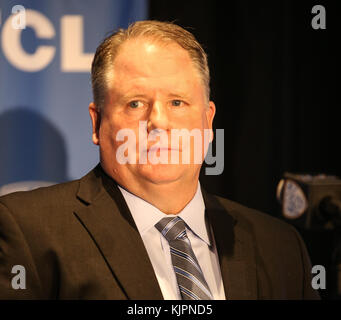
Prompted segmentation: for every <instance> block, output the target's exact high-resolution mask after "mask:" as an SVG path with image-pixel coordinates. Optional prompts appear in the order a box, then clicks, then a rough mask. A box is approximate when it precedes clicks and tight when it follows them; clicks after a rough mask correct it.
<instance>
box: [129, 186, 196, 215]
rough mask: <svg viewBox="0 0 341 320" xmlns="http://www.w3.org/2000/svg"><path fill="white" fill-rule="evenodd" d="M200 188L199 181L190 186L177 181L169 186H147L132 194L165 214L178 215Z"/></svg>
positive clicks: (131, 190)
mask: <svg viewBox="0 0 341 320" xmlns="http://www.w3.org/2000/svg"><path fill="white" fill-rule="evenodd" d="M197 188H198V180H196V181H193V182H192V183H190V184H184V183H183V181H176V182H172V183H167V184H161V185H160V184H153V183H150V184H145V185H144V186H143V187H142V188H138V189H136V190H135V191H134V190H133V189H132V188H130V189H128V190H129V191H130V192H132V193H134V194H135V195H136V196H138V197H140V198H142V199H144V200H145V201H147V202H149V203H150V204H152V205H153V206H154V207H156V208H158V209H159V210H160V211H162V212H163V213H165V214H178V213H179V212H181V211H182V209H183V208H185V207H186V205H187V204H188V203H189V202H190V201H191V200H192V199H193V197H194V195H195V193H196V191H197Z"/></svg>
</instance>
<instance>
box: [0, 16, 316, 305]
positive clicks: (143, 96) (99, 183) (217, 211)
mask: <svg viewBox="0 0 341 320" xmlns="http://www.w3.org/2000/svg"><path fill="white" fill-rule="evenodd" d="M92 84H93V93H94V102H93V103H91V104H90V106H89V112H90V117H91V120H92V128H93V130H92V140H93V142H94V143H95V144H96V145H98V146H99V150H100V165H98V166H97V167H96V168H95V169H94V170H92V171H91V172H90V173H88V174H87V175H86V176H85V177H83V178H81V179H80V180H76V181H72V182H69V183H65V184H60V185H55V186H52V187H47V188H40V189H37V190H35V191H31V192H20V193H14V194H10V195H7V196H4V197H2V198H0V249H1V250H0V297H1V298H3V299H4V298H5V299H19V298H20V299H24V298H28V299H39V298H40V299H190V300H196V299H315V298H318V294H317V293H316V292H315V291H314V290H313V289H312V287H311V284H310V281H311V280H310V275H311V266H310V262H309V258H308V255H307V252H306V249H305V246H304V244H303V242H302V240H301V238H300V236H299V235H298V234H297V232H296V231H295V230H294V229H293V228H292V227H290V226H288V225H286V224H284V223H283V222H280V221H279V220H277V219H275V218H272V217H270V216H267V215H265V214H262V213H259V212H257V211H255V210H251V209H249V208H246V207H243V206H241V205H239V204H236V203H234V202H232V201H229V200H226V199H222V198H219V197H216V196H213V195H210V194H208V193H206V192H205V191H204V190H203V189H201V187H200V184H199V182H198V178H199V171H200V168H201V164H202V161H203V160H204V157H205V154H206V152H207V142H209V141H211V140H212V138H213V134H212V122H213V118H214V115H215V105H214V103H213V102H212V101H210V100H209V71H208V66H207V59H206V55H205V52H204V51H203V49H202V48H201V46H200V45H199V43H198V42H197V41H196V40H195V38H194V37H193V35H192V34H191V33H189V32H187V31H185V30H183V29H182V28H180V27H179V26H176V25H174V24H171V23H163V22H157V21H142V22H137V23H135V24H133V25H131V26H130V27H129V28H128V29H127V30H120V31H118V32H117V33H114V34H113V35H111V36H109V37H108V38H106V39H105V40H104V41H103V42H102V44H101V45H100V46H99V48H98V49H97V51H96V55H95V57H94V61H93V65H92ZM174 130H184V132H193V130H194V131H195V130H196V131H195V132H197V133H198V136H199V139H197V140H195V139H194V138H193V137H191V138H190V139H189V140H187V142H186V139H185V136H180V138H179V140H178V142H180V143H179V144H177V143H174V141H173V140H174V139H173V136H172V134H173V132H174ZM207 132H209V133H210V134H209V138H208V139H209V141H207V136H208V135H207V134H206V133H207ZM127 138H128V139H127ZM165 138H166V139H165ZM198 150H199V151H198ZM186 153H187V156H188V158H186V155H185V154H186ZM172 154H173V155H172ZM174 154H175V156H174ZM184 155H185V156H184ZM198 155H199V157H200V160H201V161H195V159H197V158H198V157H197V156H198ZM160 159H161V160H162V161H161V160H160ZM186 159H187V160H188V159H189V161H187V160H186ZM155 160H160V161H155ZM13 267H14V269H13ZM22 267H24V268H25V276H26V278H25V282H24V284H23V283H21V281H22V278H20V272H19V271H20V270H22V269H20V268H22ZM13 270H14V271H13ZM12 272H13V273H12ZM20 286H21V287H20ZM23 286H24V289H22V287H23ZM18 287H19V288H18Z"/></svg>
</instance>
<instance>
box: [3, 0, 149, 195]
mask: <svg viewBox="0 0 341 320" xmlns="http://www.w3.org/2000/svg"><path fill="white" fill-rule="evenodd" d="M15 5H18V1H17V0H15V1H10V0H0V48H1V49H0V188H1V187H2V190H4V188H8V185H9V184H10V186H12V189H13V188H14V189H20V188H21V189H24V188H31V187H33V186H34V185H35V184H37V183H38V185H39V184H42V181H45V182H62V181H66V180H71V179H75V178H79V177H81V176H82V175H84V174H85V173H86V172H87V171H89V170H90V169H91V168H92V167H93V166H95V164H96V163H97V162H98V149H97V147H96V146H95V145H93V144H92V141H91V123H90V118H89V115H88V105H89V103H90V102H91V100H92V94H91V83H90V65H91V61H92V57H93V54H94V52H95V50H96V47H97V46H98V44H99V43H100V41H101V40H102V39H103V38H104V37H105V35H106V34H108V32H110V31H112V30H113V29H116V28H118V27H127V25H128V24H129V23H131V22H133V21H136V20H143V19H146V17H147V0H58V1H56V0H32V1H20V5H22V7H23V8H24V9H25V11H20V12H17V13H15V12H16V9H18V8H17V7H14V6H15ZM19 9H20V8H19ZM12 10H13V12H14V13H12ZM23 26H26V28H25V29H22V27H23ZM37 181H38V182H37ZM13 183H16V184H15V185H13ZM4 186H5V187H4ZM13 186H14V187H13ZM11 191H12V190H11ZM0 193H1V192H0ZM2 193H4V192H2Z"/></svg>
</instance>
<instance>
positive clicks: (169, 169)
mask: <svg viewBox="0 0 341 320" xmlns="http://www.w3.org/2000/svg"><path fill="white" fill-rule="evenodd" d="M138 171H139V172H138V174H139V175H140V176H143V177H144V178H145V179H146V180H148V181H150V182H152V183H156V184H163V183H169V182H173V181H177V180H180V179H181V177H183V176H184V168H182V167H181V166H179V165H169V164H156V165H155V164H154V165H140V166H139V168H138Z"/></svg>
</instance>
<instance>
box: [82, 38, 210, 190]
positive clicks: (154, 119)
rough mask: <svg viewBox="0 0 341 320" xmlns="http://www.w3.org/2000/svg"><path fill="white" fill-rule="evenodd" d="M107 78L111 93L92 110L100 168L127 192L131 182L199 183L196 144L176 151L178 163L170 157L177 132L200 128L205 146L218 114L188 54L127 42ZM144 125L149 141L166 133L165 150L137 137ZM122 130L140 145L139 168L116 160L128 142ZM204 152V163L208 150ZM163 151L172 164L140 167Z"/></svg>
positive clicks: (172, 48)
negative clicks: (185, 158)
mask: <svg viewBox="0 0 341 320" xmlns="http://www.w3.org/2000/svg"><path fill="white" fill-rule="evenodd" d="M108 78H109V79H110V81H109V88H108V89H107V90H108V92H107V98H106V103H105V106H104V108H103V109H102V111H101V113H100V114H99V112H98V111H97V110H96V107H95V105H94V104H90V107H89V111H90V116H91V119H92V124H93V142H94V143H95V144H98V145H99V146H100V160H101V165H102V167H103V169H104V170H105V171H106V173H107V174H108V175H110V176H111V177H112V178H114V179H115V180H116V181H117V182H118V183H120V184H121V185H123V186H124V187H126V188H127V189H128V190H129V184H130V183H131V182H132V181H134V183H138V184H140V185H141V186H143V185H144V184H145V183H153V184H165V183H172V182H175V181H178V182H183V183H189V182H193V181H195V180H196V179H198V176H199V171H200V167H201V164H199V163H193V162H194V161H193V154H194V147H195V146H194V143H191V144H190V145H187V144H183V145H181V144H180V146H179V147H176V148H175V149H177V151H178V152H179V155H180V161H178V163H171V162H172V161H171V157H170V154H171V131H172V130H173V129H187V130H189V131H191V130H192V129H199V130H200V132H201V133H202V139H201V140H200V144H201V145H202V146H203V141H204V129H212V121H213V117H214V113H215V106H214V104H213V102H208V101H207V99H206V97H205V87H204V85H203V81H202V80H201V78H200V77H199V73H198V71H197V69H196V68H195V67H194V65H193V63H192V61H191V59H190V56H189V54H188V53H187V51H185V50H184V49H183V48H181V47H180V46H178V45H177V44H175V43H170V44H163V43H162V44H161V43H158V42H156V41H151V40H149V39H146V38H140V39H134V40H128V41H127V42H125V43H124V44H123V45H122V46H121V48H120V50H119V53H118V55H117V56H116V58H115V60H114V63H113V66H112V70H108ZM141 121H145V123H146V124H147V132H146V135H148V134H149V138H151V137H152V136H153V133H155V131H153V130H154V129H159V130H161V131H162V132H163V133H164V134H166V136H167V137H168V142H165V140H164V141H163V142H161V140H160V144H161V145H162V149H161V151H160V149H159V150H157V149H156V150H153V149H152V148H151V146H152V145H155V143H156V141H158V138H156V140H154V141H150V140H149V141H146V140H145V138H144V137H143V136H142V135H141V134H139V125H140V126H141V123H143V122H141ZM122 129H130V130H132V132H134V134H135V137H136V142H135V141H134V140H131V141H130V142H128V144H129V143H130V144H131V143H134V147H135V146H136V161H135V162H136V163H126V164H121V163H119V161H118V159H117V151H118V149H119V147H120V146H121V145H122V144H123V143H126V142H127V141H126V140H125V141H117V138H116V137H117V134H118V132H119V131H120V130H122ZM154 137H156V136H154ZM163 137H164V136H163ZM180 141H181V139H180ZM192 142H193V139H192ZM139 143H140V144H141V145H142V147H139ZM173 146H174V145H173ZM121 149H122V148H121ZM188 150H189V151H190V154H191V160H190V162H191V163H189V164H188V163H183V162H182V160H181V156H182V153H183V152H185V151H186V152H187V151H188ZM202 150H203V152H202V154H201V158H202V160H203V159H204V154H205V150H204V147H203V149H202ZM160 152H163V155H165V152H168V154H169V156H168V157H167V158H168V163H162V164H161V163H159V164H155V162H154V163H151V161H149V160H147V163H141V162H143V161H141V159H142V158H145V157H146V154H148V156H156V157H158V156H160V155H161V153H160ZM125 155H127V154H126V153H125ZM148 156H147V159H148ZM134 157H135V156H134ZM179 162H180V163H179Z"/></svg>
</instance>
